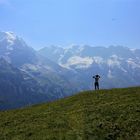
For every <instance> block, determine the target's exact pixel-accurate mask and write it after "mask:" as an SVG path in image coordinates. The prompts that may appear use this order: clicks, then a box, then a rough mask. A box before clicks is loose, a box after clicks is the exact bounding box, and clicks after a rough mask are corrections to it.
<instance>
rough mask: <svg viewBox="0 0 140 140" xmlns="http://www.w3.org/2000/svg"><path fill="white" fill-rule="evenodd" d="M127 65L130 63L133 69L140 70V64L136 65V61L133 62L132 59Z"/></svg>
mask: <svg viewBox="0 0 140 140" xmlns="http://www.w3.org/2000/svg"><path fill="white" fill-rule="evenodd" d="M127 63H128V64H129V65H130V66H131V67H132V68H133V69H135V68H140V64H137V63H135V62H134V60H133V59H132V58H129V59H128V60H127Z"/></svg>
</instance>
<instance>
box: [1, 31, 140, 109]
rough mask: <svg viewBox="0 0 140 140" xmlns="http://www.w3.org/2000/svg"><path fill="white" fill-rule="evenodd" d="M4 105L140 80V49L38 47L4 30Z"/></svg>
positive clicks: (115, 47) (125, 85) (111, 86)
mask: <svg viewBox="0 0 140 140" xmlns="http://www.w3.org/2000/svg"><path fill="white" fill-rule="evenodd" d="M0 74H1V77H0V83H1V85H0V86H1V88H0V97H1V98H0V109H1V110H2V109H11V108H19V107H23V106H26V105H31V104H35V103H40V102H46V101H52V100H56V99H59V98H64V97H66V96H70V95H72V94H74V93H76V92H77V91H82V90H87V89H93V78H92V76H93V75H95V74H99V75H100V76H101V79H100V87H101V88H118V87H128V86H138V85H140V80H139V79H140V49H129V48H127V47H123V46H109V47H101V46H97V47H96V46H94V47H93V46H88V45H82V46H81V45H71V46H70V47H59V46H48V47H44V48H42V49H40V50H38V51H36V50H34V49H33V48H32V47H30V46H28V45H27V44H26V42H25V41H24V40H23V39H22V38H20V37H18V36H17V35H15V34H14V33H12V32H0Z"/></svg>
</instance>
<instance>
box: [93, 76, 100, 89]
mask: <svg viewBox="0 0 140 140" xmlns="http://www.w3.org/2000/svg"><path fill="white" fill-rule="evenodd" d="M93 78H94V79H95V82H94V86H95V90H96V89H98V90H99V79H100V76H99V75H95V76H93Z"/></svg>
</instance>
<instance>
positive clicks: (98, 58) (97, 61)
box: [93, 56, 104, 64]
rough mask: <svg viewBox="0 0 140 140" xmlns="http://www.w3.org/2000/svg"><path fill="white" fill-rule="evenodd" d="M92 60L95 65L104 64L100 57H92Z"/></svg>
mask: <svg viewBox="0 0 140 140" xmlns="http://www.w3.org/2000/svg"><path fill="white" fill-rule="evenodd" d="M93 59H94V62H95V63H97V64H102V63H104V60H103V58H102V57H100V56H95V57H93Z"/></svg>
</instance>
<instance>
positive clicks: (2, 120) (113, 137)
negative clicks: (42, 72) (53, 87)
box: [0, 87, 140, 140]
mask: <svg viewBox="0 0 140 140" xmlns="http://www.w3.org/2000/svg"><path fill="white" fill-rule="evenodd" d="M0 140H140V87H134V88H126V89H112V90H100V91H86V92H82V93H80V94H77V95H75V96H71V97H69V98H65V99H62V100H59V101H55V102H52V103H47V104H41V105H36V106H32V107H28V108H25V109H20V110H13V111H5V112H0Z"/></svg>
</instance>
